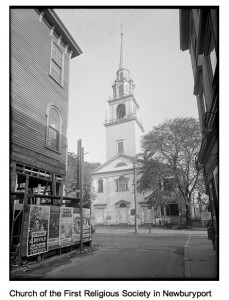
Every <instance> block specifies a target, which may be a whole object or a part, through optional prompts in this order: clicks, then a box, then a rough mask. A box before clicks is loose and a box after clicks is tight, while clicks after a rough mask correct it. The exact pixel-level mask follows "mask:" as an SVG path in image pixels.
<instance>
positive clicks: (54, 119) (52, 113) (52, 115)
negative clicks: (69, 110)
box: [49, 108, 60, 131]
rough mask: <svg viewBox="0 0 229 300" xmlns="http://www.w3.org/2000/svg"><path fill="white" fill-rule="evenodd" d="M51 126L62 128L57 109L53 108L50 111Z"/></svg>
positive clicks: (57, 128)
mask: <svg viewBox="0 0 229 300" xmlns="http://www.w3.org/2000/svg"><path fill="white" fill-rule="evenodd" d="M49 126H51V127H52V128H54V129H56V130H58V131H59V130H60V117H59V114H58V113H57V111H56V110H55V109H53V108H51V109H50V111H49Z"/></svg>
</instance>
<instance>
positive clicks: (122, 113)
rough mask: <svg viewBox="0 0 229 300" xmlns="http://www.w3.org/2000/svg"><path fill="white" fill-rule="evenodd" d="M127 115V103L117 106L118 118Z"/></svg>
mask: <svg viewBox="0 0 229 300" xmlns="http://www.w3.org/2000/svg"><path fill="white" fill-rule="evenodd" d="M125 115H126V107H125V104H123V103H122V104H119V105H118V107H117V119H122V118H124V117H125Z"/></svg>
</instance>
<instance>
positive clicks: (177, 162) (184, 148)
mask: <svg viewBox="0 0 229 300" xmlns="http://www.w3.org/2000/svg"><path fill="white" fill-rule="evenodd" d="M201 139H202V138H201V133H200V128H199V122H198V121H197V120H196V119H194V118H182V117H177V118H175V119H169V120H166V121H165V122H164V123H162V124H161V125H159V126H155V127H154V128H153V130H152V131H150V132H149V133H147V134H146V135H144V136H143V138H142V141H141V146H142V149H143V153H141V154H140V155H139V158H138V165H139V173H140V174H141V177H140V179H139V180H138V182H137V184H138V187H137V189H138V191H139V192H142V193H147V197H146V199H147V201H148V203H149V205H153V206H155V205H156V206H158V205H160V206H163V205H165V204H166V202H167V200H168V199H171V197H172V198H178V199H179V201H183V204H184V206H185V208H186V220H187V221H188V220H189V219H190V203H191V199H192V194H193V193H194V192H195V191H196V190H197V189H198V191H200V190H201V189H202V187H203V176H202V174H201V172H200V171H198V170H197V169H196V167H195V158H196V156H197V155H198V153H199V148H200V143H201ZM164 178H173V180H174V183H173V186H174V188H173V189H172V190H170V191H169V193H168V191H167V190H166V189H164V190H163V189H162V188H161V186H160V185H161V182H163V179H164ZM166 193H167V195H166Z"/></svg>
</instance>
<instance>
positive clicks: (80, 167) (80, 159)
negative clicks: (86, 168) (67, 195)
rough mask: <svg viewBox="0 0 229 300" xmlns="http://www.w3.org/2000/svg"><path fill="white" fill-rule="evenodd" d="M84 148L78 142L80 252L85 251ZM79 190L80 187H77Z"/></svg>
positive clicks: (79, 141) (80, 142)
mask: <svg viewBox="0 0 229 300" xmlns="http://www.w3.org/2000/svg"><path fill="white" fill-rule="evenodd" d="M83 152H84V151H83V148H82V141H81V140H78V149H77V159H78V172H77V173H78V179H77V182H78V184H79V190H80V252H82V251H83V155H84V153H83ZM77 188H78V187H77Z"/></svg>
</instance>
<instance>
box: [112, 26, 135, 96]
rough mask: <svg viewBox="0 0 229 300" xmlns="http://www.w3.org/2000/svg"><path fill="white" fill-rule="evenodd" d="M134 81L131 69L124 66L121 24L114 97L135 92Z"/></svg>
mask: <svg viewBox="0 0 229 300" xmlns="http://www.w3.org/2000/svg"><path fill="white" fill-rule="evenodd" d="M134 87H135V85H134V82H133V80H132V79H131V77H130V72H129V70H127V69H125V68H124V67H123V31H122V26H121V47H120V61H119V69H118V71H117V73H116V79H115V81H114V83H113V85H112V88H113V99H117V98H123V97H126V96H128V95H133V94H134Z"/></svg>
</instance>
